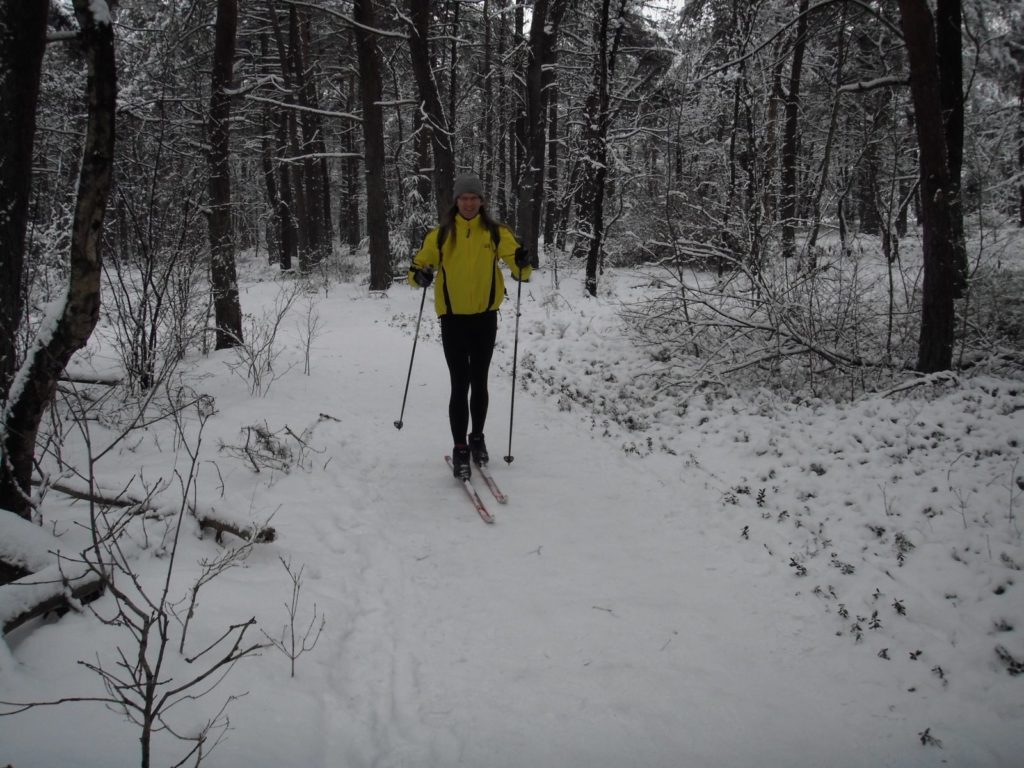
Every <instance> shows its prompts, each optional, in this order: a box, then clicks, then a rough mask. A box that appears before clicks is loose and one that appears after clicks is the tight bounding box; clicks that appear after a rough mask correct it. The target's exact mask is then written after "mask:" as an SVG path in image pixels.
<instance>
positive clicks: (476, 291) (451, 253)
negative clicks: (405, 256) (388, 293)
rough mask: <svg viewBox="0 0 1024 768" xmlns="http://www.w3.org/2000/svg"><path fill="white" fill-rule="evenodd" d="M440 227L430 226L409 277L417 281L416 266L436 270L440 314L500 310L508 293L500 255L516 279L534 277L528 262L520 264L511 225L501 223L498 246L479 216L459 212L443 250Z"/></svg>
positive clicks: (413, 281) (516, 243) (435, 289)
mask: <svg viewBox="0 0 1024 768" xmlns="http://www.w3.org/2000/svg"><path fill="white" fill-rule="evenodd" d="M439 229H440V227H435V228H434V229H432V230H430V232H428V233H427V236H426V237H425V238H424V239H423V247H422V248H420V250H419V252H417V254H416V255H415V256H414V257H413V260H412V267H411V268H410V269H409V278H408V279H409V284H410V285H412V286H415V285H416V282H415V280H414V279H413V271H414V270H416V269H423V268H424V267H431V268H432V269H433V270H434V307H435V308H436V309H437V314H438V316H441V315H446V314H449V313H451V314H453V315H476V314H479V313H481V312H486V311H488V310H493V309H497V308H498V306H499V305H500V304H501V301H502V299H503V298H505V280H504V278H503V277H502V273H501V269H500V268H499V267H498V259H501V260H502V261H504V262H505V263H506V264H508V266H509V269H510V270H511V273H512V277H513V278H515V279H516V280H522V281H523V282H526V281H528V280H529V279H530V273H531V272H532V270H531V268H530V267H524V268H523V269H522V270H520V269H519V267H517V266H516V262H515V255H516V249H517V248H518V247H519V243H518V242H517V241H516V238H515V235H513V234H512V232H511V231H510V230H509V229H508V227H504V226H502V225H500V224H499V225H498V232H499V233H500V235H501V237H500V238H499V240H498V247H497V248H495V247H494V240H493V238H492V237H491V231H490V230H489V229H488V228H487V225H486V224H484V222H483V220H482V219H481V218H480V216H479V215H477V216H474V217H473V218H472V219H469V220H466V219H464V218H462V217H461V216H459V215H458V214H456V215H455V216H454V221H453V222H452V226H451V229H450V230H449V231H448V235H447V237H445V240H444V244H443V245H442V248H441V251H442V252H439V251H438V248H437V233H438V230H439Z"/></svg>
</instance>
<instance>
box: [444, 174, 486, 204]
mask: <svg viewBox="0 0 1024 768" xmlns="http://www.w3.org/2000/svg"><path fill="white" fill-rule="evenodd" d="M460 195H476V196H477V197H479V198H480V199H481V200H483V199H484V183H483V182H482V181H480V177H479V176H477V175H476V174H475V173H464V174H462V175H461V176H457V177H456V179H455V185H454V186H453V187H452V202H455V201H456V200H458V199H459V196H460Z"/></svg>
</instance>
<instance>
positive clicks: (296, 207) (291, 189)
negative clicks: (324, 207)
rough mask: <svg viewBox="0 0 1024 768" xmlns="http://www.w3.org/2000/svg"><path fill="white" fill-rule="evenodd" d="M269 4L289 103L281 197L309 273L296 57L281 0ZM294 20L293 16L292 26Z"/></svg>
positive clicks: (282, 143) (282, 151) (282, 146)
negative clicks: (286, 36)
mask: <svg viewBox="0 0 1024 768" xmlns="http://www.w3.org/2000/svg"><path fill="white" fill-rule="evenodd" d="M268 5H269V9H270V23H271V26H272V28H273V31H274V40H275V42H276V43H277V53H278V58H279V59H280V61H281V75H282V77H283V78H284V87H285V94H286V95H285V103H286V104H287V105H288V108H286V109H285V110H284V114H283V115H282V116H281V118H280V119H281V125H282V128H281V135H280V137H279V139H278V153H279V157H281V158H286V159H284V160H283V161H282V162H281V198H282V200H284V201H285V202H286V203H287V206H288V217H289V221H288V224H287V226H288V227H290V229H291V231H290V233H289V236H294V238H295V255H296V256H297V257H298V262H299V271H300V272H302V273H306V272H308V271H309V267H310V233H309V219H308V210H309V206H308V205H307V200H306V176H305V165H304V164H303V163H302V161H301V160H299V159H298V158H299V157H300V155H301V154H302V152H301V149H300V144H299V118H298V116H297V115H296V110H295V109H294V108H293V107H294V106H295V105H296V101H297V93H298V89H297V87H296V79H295V75H294V72H293V65H294V58H293V56H292V52H291V49H290V48H289V46H288V44H287V43H286V42H285V39H284V33H283V32H282V31H281V22H280V19H278V16H277V0H270V2H269V4H268ZM290 20H291V16H290V15H289V29H291V23H290ZM294 42H295V41H294V40H293V43H294ZM282 266H283V265H282ZM290 267H291V263H290V262H289V268H290Z"/></svg>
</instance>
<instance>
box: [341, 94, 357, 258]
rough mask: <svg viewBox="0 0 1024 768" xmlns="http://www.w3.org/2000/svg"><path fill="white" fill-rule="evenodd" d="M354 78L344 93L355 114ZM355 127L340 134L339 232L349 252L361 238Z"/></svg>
mask: <svg viewBox="0 0 1024 768" xmlns="http://www.w3.org/2000/svg"><path fill="white" fill-rule="evenodd" d="M356 91H357V86H356V78H355V77H354V76H353V77H349V80H348V89H347V92H346V96H345V98H346V110H347V111H348V112H355V111H356V110H355V102H356ZM357 130H358V129H357V128H356V127H355V126H350V127H349V128H346V129H345V131H344V132H343V133H342V137H341V140H342V149H343V151H344V152H345V155H346V156H345V163H344V168H345V171H344V177H345V192H344V194H343V195H342V200H341V205H340V206H339V207H340V209H341V215H342V216H343V217H344V221H343V222H342V226H341V231H342V233H343V241H342V242H343V244H346V245H348V248H349V251H350V252H351V251H355V249H356V248H358V247H359V239H360V237H361V236H362V234H361V227H360V220H359V190H360V186H359V156H358V154H357V150H358V148H359V147H358V142H357V141H356V131H357Z"/></svg>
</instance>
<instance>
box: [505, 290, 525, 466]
mask: <svg viewBox="0 0 1024 768" xmlns="http://www.w3.org/2000/svg"><path fill="white" fill-rule="evenodd" d="M522 297H523V280H522V275H520V276H519V287H518V288H517V289H516V335H515V341H514V342H513V343H512V402H511V404H510V405H509V409H508V456H506V457H505V462H506V463H507V464H511V463H512V462H513V460H514V459H515V456H513V455H512V420H513V419H514V418H515V413H516V363H517V361H518V359H519V302H520V300H521V299H522Z"/></svg>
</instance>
